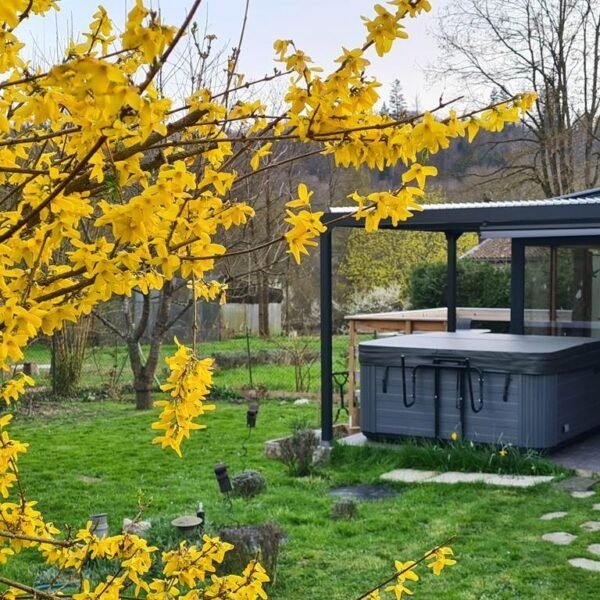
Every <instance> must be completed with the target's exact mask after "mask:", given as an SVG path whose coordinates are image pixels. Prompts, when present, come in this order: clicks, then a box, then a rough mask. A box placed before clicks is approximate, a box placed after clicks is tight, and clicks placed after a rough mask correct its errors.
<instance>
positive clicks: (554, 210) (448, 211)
mask: <svg viewBox="0 0 600 600" xmlns="http://www.w3.org/2000/svg"><path fill="white" fill-rule="evenodd" d="M599 196H600V189H597V190H589V191H586V192H581V193H578V194H571V195H570V196H565V198H564V199H565V202H564V203H554V204H547V205H543V204H528V203H521V204H512V205H494V204H490V205H486V204H484V203H477V204H472V205H456V206H446V207H433V208H431V209H426V210H424V211H422V212H418V213H415V215H414V216H413V217H411V218H410V219H408V220H407V221H404V222H402V223H399V224H398V225H397V226H394V225H393V224H392V223H391V221H389V220H385V221H383V222H382V223H381V224H380V228H381V229H398V230H408V231H432V232H442V233H445V235H446V239H447V244H448V288H447V306H448V330H449V331H454V330H455V329H456V305H457V302H456V295H457V294H456V286H457V278H456V259H457V256H456V241H457V240H458V238H459V237H460V235H461V234H462V233H466V232H482V231H493V230H496V231H503V232H510V231H515V232H517V231H519V232H520V233H519V235H521V236H522V235H524V234H525V236H526V235H527V234H526V233H525V232H527V231H532V232H536V236H532V237H531V238H527V237H518V238H517V237H513V240H512V252H513V254H512V267H511V271H512V275H511V332H512V333H517V334H522V333H523V332H524V327H525V323H524V314H525V312H524V311H525V246H526V245H532V244H535V245H551V244H557V245H559V244H561V245H562V244H565V243H569V244H571V243H573V244H574V243H580V244H586V243H590V240H594V241H595V243H599V242H600V204H598V203H593V202H587V201H584V202H580V203H577V202H576V200H578V199H583V200H586V198H587V197H595V198H597V197H599ZM567 200H571V202H569V201H567ZM573 200H575V203H573ZM323 222H324V224H325V225H327V226H328V227H329V229H328V231H327V232H326V233H324V234H323V235H322V236H321V238H320V265H321V440H322V442H323V443H324V444H331V443H332V441H333V382H332V372H333V359H332V333H333V316H332V313H333V298H332V239H331V238H332V235H333V231H334V230H335V228H338V227H341V228H347V227H362V226H363V224H362V223H361V222H357V221H356V220H355V219H354V218H353V216H352V211H351V210H350V209H348V210H347V212H346V213H344V212H340V211H339V210H335V211H332V212H330V213H326V214H325V215H324V216H323ZM595 228H597V229H598V232H599V234H598V236H589V235H586V236H585V237H581V238H580V237H572V235H569V234H568V233H567V232H572V231H573V230H581V231H582V232H584V231H585V232H589V231H590V230H594V229H595ZM561 229H564V230H565V234H566V235H565V236H564V237H560V230H561ZM544 231H547V232H548V235H550V231H551V232H552V237H544V236H543V232H544ZM540 234H541V235H540ZM538 235H540V237H537V236H538ZM506 237H512V236H511V235H506Z"/></svg>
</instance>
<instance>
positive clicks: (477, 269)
mask: <svg viewBox="0 0 600 600" xmlns="http://www.w3.org/2000/svg"><path fill="white" fill-rule="evenodd" d="M457 277H458V291H457V302H458V305H459V306H473V307H478V308H506V307H507V306H510V269H509V268H507V267H504V266H503V267H496V266H493V265H490V264H489V263H481V262H478V261H474V260H468V259H465V260H461V261H459V263H458V265H457ZM446 288H447V272H446V263H442V262H435V263H425V264H421V265H418V266H417V267H415V268H414V269H413V270H412V272H411V275H410V281H409V295H410V305H411V308H415V309H420V308H438V307H441V306H446V304H447V301H446Z"/></svg>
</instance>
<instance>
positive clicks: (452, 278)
mask: <svg viewBox="0 0 600 600" xmlns="http://www.w3.org/2000/svg"><path fill="white" fill-rule="evenodd" d="M445 233H446V242H447V245H448V261H447V274H448V277H447V284H446V306H447V310H448V315H447V319H448V331H456V296H457V277H456V240H457V239H458V237H459V236H460V233H456V232H454V231H446V232H445Z"/></svg>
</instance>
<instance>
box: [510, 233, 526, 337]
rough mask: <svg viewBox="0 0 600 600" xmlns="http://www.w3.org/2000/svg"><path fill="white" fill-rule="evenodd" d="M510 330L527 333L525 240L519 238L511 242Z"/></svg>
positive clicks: (516, 332) (520, 333)
mask: <svg viewBox="0 0 600 600" xmlns="http://www.w3.org/2000/svg"><path fill="white" fill-rule="evenodd" d="M510 332H511V333H515V334H519V335H522V334H523V333H525V240H523V239H519V238H513V239H512V242H511V269H510Z"/></svg>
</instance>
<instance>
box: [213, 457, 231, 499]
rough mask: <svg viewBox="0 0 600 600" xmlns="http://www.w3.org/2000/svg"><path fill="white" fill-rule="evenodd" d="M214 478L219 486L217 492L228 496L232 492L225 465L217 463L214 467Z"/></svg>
mask: <svg viewBox="0 0 600 600" xmlns="http://www.w3.org/2000/svg"><path fill="white" fill-rule="evenodd" d="M215 477H216V478H217V483H218V484H219V490H220V491H221V493H222V494H229V492H231V491H232V490H233V488H232V486H231V480H230V479H229V473H227V465H225V463H218V464H217V465H215Z"/></svg>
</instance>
